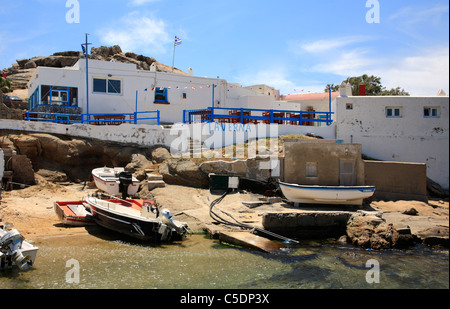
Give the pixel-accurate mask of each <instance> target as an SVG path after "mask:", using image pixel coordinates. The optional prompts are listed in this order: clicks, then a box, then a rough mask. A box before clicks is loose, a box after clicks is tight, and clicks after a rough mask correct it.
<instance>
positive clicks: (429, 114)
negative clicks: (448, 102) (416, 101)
mask: <svg viewBox="0 0 450 309" xmlns="http://www.w3.org/2000/svg"><path fill="white" fill-rule="evenodd" d="M423 117H425V118H439V107H424V108H423Z"/></svg>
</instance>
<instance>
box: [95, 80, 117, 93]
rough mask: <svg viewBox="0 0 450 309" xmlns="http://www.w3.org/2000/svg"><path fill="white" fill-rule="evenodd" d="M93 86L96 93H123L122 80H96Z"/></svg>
mask: <svg viewBox="0 0 450 309" xmlns="http://www.w3.org/2000/svg"><path fill="white" fill-rule="evenodd" d="M93 84H94V87H93V88H94V90H93V91H94V92H95V93H109V94H121V93H122V81H121V80H120V79H106V78H94V80H93Z"/></svg>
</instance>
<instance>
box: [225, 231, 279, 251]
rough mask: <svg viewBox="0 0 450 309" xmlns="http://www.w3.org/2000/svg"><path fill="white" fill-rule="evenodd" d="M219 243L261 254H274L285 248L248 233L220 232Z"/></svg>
mask: <svg viewBox="0 0 450 309" xmlns="http://www.w3.org/2000/svg"><path fill="white" fill-rule="evenodd" d="M219 240H220V241H221V242H226V243H229V244H232V245H238V246H242V247H247V248H251V249H256V250H260V251H263V252H268V253H272V252H276V251H278V250H280V249H281V248H285V246H284V245H283V244H279V243H276V242H274V241H271V240H269V239H267V238H264V237H261V236H258V235H255V234H252V233H249V232H221V233H220V236H219Z"/></svg>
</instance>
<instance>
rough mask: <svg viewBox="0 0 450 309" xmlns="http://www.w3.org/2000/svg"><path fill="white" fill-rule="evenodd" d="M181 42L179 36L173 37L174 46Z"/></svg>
mask: <svg viewBox="0 0 450 309" xmlns="http://www.w3.org/2000/svg"><path fill="white" fill-rule="evenodd" d="M180 44H181V39H180V38H179V37H177V36H176V37H175V46H177V45H180Z"/></svg>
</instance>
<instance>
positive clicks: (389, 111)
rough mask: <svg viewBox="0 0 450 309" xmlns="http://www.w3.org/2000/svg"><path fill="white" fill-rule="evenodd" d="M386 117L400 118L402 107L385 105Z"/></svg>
mask: <svg viewBox="0 0 450 309" xmlns="http://www.w3.org/2000/svg"><path fill="white" fill-rule="evenodd" d="M386 117H388V118H401V117H402V108H401V107H386Z"/></svg>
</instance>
